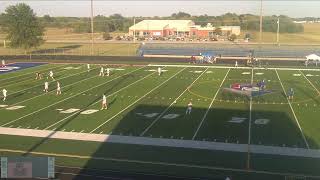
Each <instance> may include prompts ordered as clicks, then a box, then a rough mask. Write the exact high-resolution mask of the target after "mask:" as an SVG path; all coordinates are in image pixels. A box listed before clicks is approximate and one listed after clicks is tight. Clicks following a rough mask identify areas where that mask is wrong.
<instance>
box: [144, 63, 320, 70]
mask: <svg viewBox="0 0 320 180" xmlns="http://www.w3.org/2000/svg"><path fill="white" fill-rule="evenodd" d="M148 66H156V67H158V66H167V67H197V68H213V69H250V70H251V69H252V67H231V66H205V65H203V66H202V65H173V64H148ZM254 69H258V70H265V69H266V68H259V67H254ZM267 69H269V70H270V69H271V70H286V71H300V70H301V71H320V69H302V68H272V67H270V68H267Z"/></svg>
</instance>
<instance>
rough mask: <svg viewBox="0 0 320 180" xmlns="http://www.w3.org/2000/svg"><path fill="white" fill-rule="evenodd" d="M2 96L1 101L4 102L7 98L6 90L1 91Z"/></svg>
mask: <svg viewBox="0 0 320 180" xmlns="http://www.w3.org/2000/svg"><path fill="white" fill-rule="evenodd" d="M2 94H3V101H6V98H7V90H6V89H2Z"/></svg>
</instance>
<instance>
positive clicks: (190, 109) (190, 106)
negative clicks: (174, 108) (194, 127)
mask: <svg viewBox="0 0 320 180" xmlns="http://www.w3.org/2000/svg"><path fill="white" fill-rule="evenodd" d="M191 111H192V102H191V101H190V102H189V103H188V107H187V110H186V115H187V114H188V115H190V114H191Z"/></svg>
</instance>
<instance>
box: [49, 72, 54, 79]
mask: <svg viewBox="0 0 320 180" xmlns="http://www.w3.org/2000/svg"><path fill="white" fill-rule="evenodd" d="M49 77H50V78H51V79H52V80H54V77H53V71H50V72H49Z"/></svg>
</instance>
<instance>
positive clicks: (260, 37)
mask: <svg viewBox="0 0 320 180" xmlns="http://www.w3.org/2000/svg"><path fill="white" fill-rule="evenodd" d="M259 42H260V44H261V43H262V0H260V35H259Z"/></svg>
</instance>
